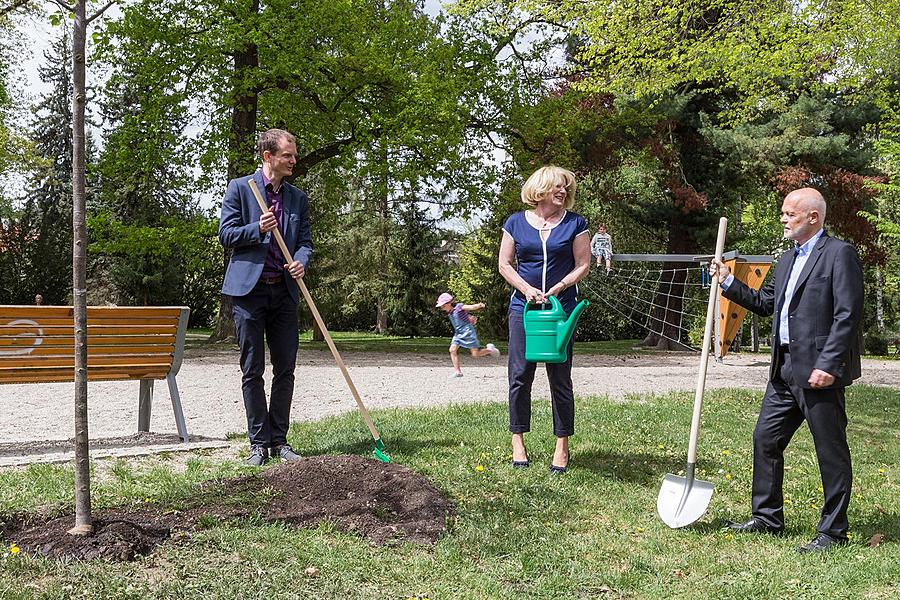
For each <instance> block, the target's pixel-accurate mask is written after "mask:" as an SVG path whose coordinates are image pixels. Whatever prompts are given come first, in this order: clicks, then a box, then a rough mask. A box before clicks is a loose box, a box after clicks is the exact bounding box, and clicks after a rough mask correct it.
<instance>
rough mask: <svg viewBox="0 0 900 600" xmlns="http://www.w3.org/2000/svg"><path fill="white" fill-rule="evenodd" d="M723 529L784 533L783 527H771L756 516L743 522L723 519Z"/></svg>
mask: <svg viewBox="0 0 900 600" xmlns="http://www.w3.org/2000/svg"><path fill="white" fill-rule="evenodd" d="M725 529H728V530H729V531H733V532H735V533H770V534H772V535H781V534H782V533H784V527H772V526H771V525H766V524H765V523H763V522H762V521H760V520H759V519H757V518H756V517H752V518H751V519H750V520H749V521H745V522H743V523H735V522H734V521H725Z"/></svg>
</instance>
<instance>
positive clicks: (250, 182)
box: [247, 177, 381, 442]
mask: <svg viewBox="0 0 900 600" xmlns="http://www.w3.org/2000/svg"><path fill="white" fill-rule="evenodd" d="M247 185H249V186H250V190H251V191H252V192H253V195H254V196H255V197H256V201H257V202H258V203H259V208H260V210H261V211H263V212H266V211H268V210H269V207H268V206H266V201H265V200H263V197H262V195H261V194H260V193H259V188H258V187H256V182H255V181H254V180H253V178H252V177H248V178H247ZM272 234H273V235H274V236H275V240H276V241H277V242H278V247H279V248H281V253H282V254H283V255H284V260H285V261H287V262H290V261H291V260H292V259H293V256H294V255H293V254H291V253H290V252H289V251H288V247H287V244H285V243H284V238H283V237H282V236H281V232H280V231H279V230H278V228H277V227H276V228H275V229H273V230H272ZM294 281H295V282H297V286H298V287H299V288H300V292H301V293H302V294H303V299H304V300H306V305H307V306H309V310H310V312H312V315H313V318H314V319H315V320H316V323H318V324H319V329H320V330H321V331H322V333H323V334H324V335H325V343H327V344H328V348H329V349H330V350H331V355H332V356H334V361H335V362H336V363H337V366H338V367H339V368H340V369H341V374H342V375H343V376H344V380H345V381H346V382H347V386H348V387H349V388H350V393H351V394H353V399H354V400H356V405H357V406H358V407H359V412H360V413H361V414H362V418H363V421H365V422H366V426H367V427H368V428H369V432H370V433H371V434H372V437H373V438H375V441H376V442H377V441H378V440H380V439H381V436H379V435H378V430H377V429H375V423H373V422H372V417H370V416H369V411H368V410H367V409H366V405H365V404H363V401H362V398H360V396H359V392H358V391H356V386H355V385H353V380H352V379H351V378H350V372H349V371H347V365H345V364H344V359H342V358H341V354H340V353H339V352H338V349H337V347H336V346H335V345H334V340H332V339H331V334H330V333H329V332H328V328H327V327H325V322H324V321H323V320H322V315H320V314H319V309H318V308H316V303H315V302H313V299H312V296H310V295H309V290H308V289H306V284H305V283H303V278H302V277H297V278H295V279H294Z"/></svg>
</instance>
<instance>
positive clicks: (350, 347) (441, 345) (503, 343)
mask: <svg viewBox="0 0 900 600" xmlns="http://www.w3.org/2000/svg"><path fill="white" fill-rule="evenodd" d="M209 335H210V331H209V330H208V329H191V330H189V331H188V335H187V339H186V341H185V346H186V347H187V348H194V349H196V348H204V347H209V348H213V347H217V346H221V347H227V346H229V345H225V344H210V343H209V342H207V341H206V340H207V338H208V337H209ZM331 337H332V339H333V340H334V344H335V346H337V348H338V351H339V352H418V353H423V354H446V353H447V348H448V347H449V346H450V336H445V337H417V338H408V337H398V336H393V335H379V334H377V333H364V332H358V331H332V332H331ZM481 341H482V342H483V343H485V344H486V343H487V342H494V344H496V345H497V347H498V348H500V350H501V351H503V352H504V353H505V352H506V348H507V340H506V339H501V340H491V339H488V338H483V339H482V340H481ZM639 341H640V340H614V341H604V342H578V341H576V342H575V348H576V352H577V353H578V354H643V353H646V352H647V350H643V349H634V347H635V346H636V345H637V343H638V342H639ZM300 349H301V350H322V351H324V352H328V345H327V344H326V343H325V342H316V341H313V339H312V331H303V332H301V333H300Z"/></svg>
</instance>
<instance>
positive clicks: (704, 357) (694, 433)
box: [687, 217, 728, 465]
mask: <svg viewBox="0 0 900 600" xmlns="http://www.w3.org/2000/svg"><path fill="white" fill-rule="evenodd" d="M727 228H728V219H726V218H725V217H722V218H720V219H719V231H718V234H717V235H716V260H722V252H723V251H724V250H725V230H726V229H727ZM718 294H719V278H718V276H715V277H713V278H712V282H711V283H710V286H709V303H708V304H707V305H706V323H705V325H704V327H703V346H702V348H703V349H702V352H701V353H700V370H699V372H698V373H697V389H696V390H695V392H694V414H693V417H692V418H691V439H690V442H689V443H688V458H687V461H688V464H689V465H692V464H694V463H696V462H697V438H698V437H700V410H701V409H702V408H703V391H704V389H705V388H706V368H707V366H708V365H709V342H710V338H711V337H712V323H713V318H714V317H715V313H716V296H718Z"/></svg>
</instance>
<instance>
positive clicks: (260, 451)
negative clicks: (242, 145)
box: [219, 129, 312, 466]
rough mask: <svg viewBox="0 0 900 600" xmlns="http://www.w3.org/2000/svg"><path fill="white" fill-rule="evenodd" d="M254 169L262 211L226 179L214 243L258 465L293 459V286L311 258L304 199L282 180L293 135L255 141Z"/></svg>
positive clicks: (243, 184) (274, 133)
mask: <svg viewBox="0 0 900 600" xmlns="http://www.w3.org/2000/svg"><path fill="white" fill-rule="evenodd" d="M258 149H259V155H260V158H261V159H262V168H260V169H259V170H257V171H256V173H254V174H253V175H252V180H253V181H254V182H255V184H256V186H257V189H258V190H259V192H260V194H261V195H262V196H263V198H265V199H266V204H267V205H268V206H269V210H267V211H265V212H263V211H262V210H260V207H259V203H258V202H257V201H256V198H255V196H254V195H253V191H252V190H251V188H250V182H249V181H248V180H249V179H251V177H249V176H247V177H239V178H238V179H233V180H231V181H230V182H228V189H227V190H226V192H225V198H224V200H223V201H222V214H221V218H220V220H219V241H220V242H221V243H222V245H223V246H224V247H226V248H230V249H231V251H232V253H231V260H230V261H229V263H228V270H227V271H226V272H225V282H224V284H223V285H222V293H223V294H228V295H229V296H233V297H234V324H235V331H236V333H237V339H238V344H239V345H240V348H241V371H242V373H243V377H242V379H241V390H242V392H243V397H244V409H245V410H246V413H247V433H248V435H249V437H250V456H249V457H248V458H247V460H246V462H247V464H250V465H254V466H260V465H262V464H263V463H264V462H265V461H266V460H267V459H268V458H269V457H270V456H271V457H273V458H274V457H280V458H281V459H283V460H298V459H299V458H300V456H299V455H298V454H297V453H296V452H294V450H293V449H292V448H291V447H290V446H289V445H288V443H287V431H288V425H289V424H290V415H291V400H292V398H293V395H294V365H295V364H296V362H297V343H298V326H297V303H298V302H299V298H298V290H297V284H296V283H295V282H294V281H292V278H298V277H303V275H304V274H305V273H306V268H307V266H308V265H309V257H310V254H311V253H312V238H311V235H310V226H309V202H308V199H307V197H306V194H305V193H304V192H302V191H301V190H299V189H297V188H296V187H294V186H293V185H291V184H290V183H288V182H287V181H285V180H284V178H285V177H289V176H290V175H291V173H292V172H293V169H294V165H295V164H296V162H297V145H296V142H295V140H294V136H293V135H291V134H290V133H288V132H287V131H283V130H281V129H270V130H269V131H266V132H265V133H263V134H262V135H261V136H260V138H259V144H258ZM276 227H277V228H278V229H279V230H280V231H281V233H282V236H283V237H284V241H285V244H286V245H287V247H288V250H289V251H290V252H292V253H293V254H292V256H282V253H281V249H280V248H279V247H278V243H277V242H276V240H275V236H274V234H273V233H272V231H273V230H274V229H275V228H276ZM264 338H265V340H266V341H268V345H269V355H270V357H271V360H272V390H271V396H270V399H269V403H268V406H267V403H266V392H265V388H264V386H263V372H264V371H265V367H266V363H265V345H264Z"/></svg>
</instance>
